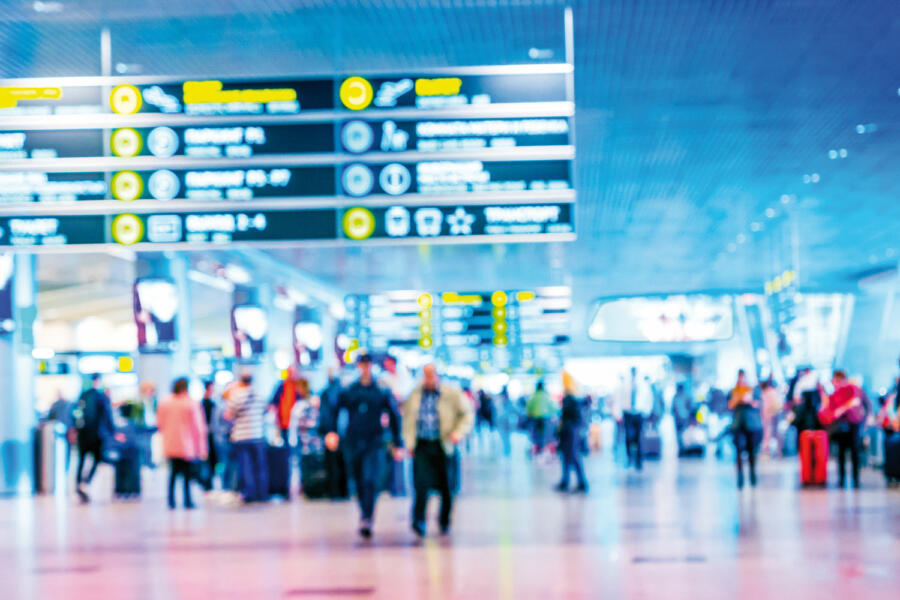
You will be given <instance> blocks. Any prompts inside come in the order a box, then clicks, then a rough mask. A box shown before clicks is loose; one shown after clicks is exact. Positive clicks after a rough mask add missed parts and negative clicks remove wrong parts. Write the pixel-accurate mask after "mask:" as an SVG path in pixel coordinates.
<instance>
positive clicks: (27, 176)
mask: <svg viewBox="0 0 900 600" xmlns="http://www.w3.org/2000/svg"><path fill="white" fill-rule="evenodd" d="M106 197H107V186H106V179H105V177H104V174H103V173H48V172H41V171H0V205H3V204H24V203H30V202H44V203H52V202H76V201H79V200H103V199H104V198H106Z"/></svg>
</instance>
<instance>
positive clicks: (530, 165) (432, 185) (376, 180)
mask: <svg viewBox="0 0 900 600" xmlns="http://www.w3.org/2000/svg"><path fill="white" fill-rule="evenodd" d="M341 185H342V187H343V191H344V194H346V195H348V196H353V197H356V198H360V197H363V196H368V195H371V194H387V195H390V196H402V195H404V194H409V193H417V194H428V195H452V194H470V193H484V192H522V191H526V190H538V191H548V190H567V189H571V187H572V184H571V177H570V168H569V161H565V160H559V161H507V162H504V161H495V162H488V161H481V160H427V161H422V162H418V163H415V164H412V163H399V162H395V163H388V164H386V165H366V164H363V163H352V164H350V165H348V166H346V167H345V168H344V170H343V172H342V174H341Z"/></svg>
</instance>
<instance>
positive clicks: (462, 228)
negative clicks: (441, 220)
mask: <svg viewBox="0 0 900 600" xmlns="http://www.w3.org/2000/svg"><path fill="white" fill-rule="evenodd" d="M474 222H475V215H472V214H469V213H467V212H466V209H464V208H463V207H462V206H460V207H458V208H457V209H456V212H454V213H453V214H452V215H450V216H448V217H447V223H448V224H449V225H450V235H472V223H474Z"/></svg>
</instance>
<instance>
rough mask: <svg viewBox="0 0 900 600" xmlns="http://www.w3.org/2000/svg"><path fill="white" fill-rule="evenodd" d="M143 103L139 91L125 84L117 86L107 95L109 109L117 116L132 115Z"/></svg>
mask: <svg viewBox="0 0 900 600" xmlns="http://www.w3.org/2000/svg"><path fill="white" fill-rule="evenodd" d="M143 103H144V101H143V100H141V90H139V89H137V88H136V87H134V86H133V85H130V84H127V83H125V84H122V85H117V86H116V87H114V88H113V89H112V92H110V94H109V107H110V108H112V111H113V112H114V113H116V114H118V115H133V114H134V113H136V112H137V111H139V110H141V105H142V104H143Z"/></svg>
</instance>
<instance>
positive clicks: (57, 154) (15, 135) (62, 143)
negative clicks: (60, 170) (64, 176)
mask: <svg viewBox="0 0 900 600" xmlns="http://www.w3.org/2000/svg"><path fill="white" fill-rule="evenodd" d="M2 114H3V112H2V111H0V115H2ZM78 156H103V131H101V130H99V129H56V130H43V129H37V130H34V131H0V162H2V161H4V160H20V159H26V158H34V159H46V158H72V157H78Z"/></svg>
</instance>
